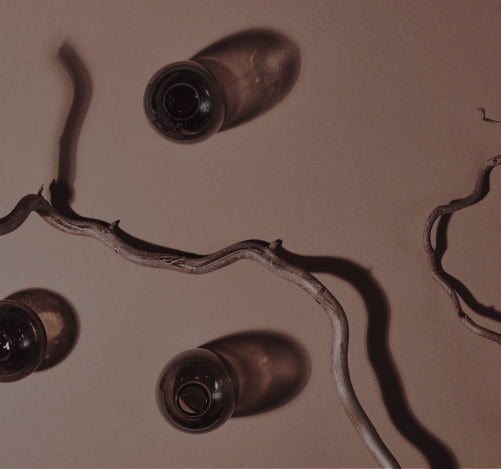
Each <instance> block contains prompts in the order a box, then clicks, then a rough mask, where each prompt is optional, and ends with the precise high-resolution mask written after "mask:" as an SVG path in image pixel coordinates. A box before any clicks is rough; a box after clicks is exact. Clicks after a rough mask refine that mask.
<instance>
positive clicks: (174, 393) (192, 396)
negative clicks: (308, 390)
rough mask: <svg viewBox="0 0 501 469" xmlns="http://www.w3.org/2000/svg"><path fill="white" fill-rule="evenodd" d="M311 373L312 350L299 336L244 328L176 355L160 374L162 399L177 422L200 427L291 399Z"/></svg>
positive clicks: (194, 429) (200, 429)
mask: <svg viewBox="0 0 501 469" xmlns="http://www.w3.org/2000/svg"><path fill="white" fill-rule="evenodd" d="M309 375H310V361H309V357H308V354H307V353H306V351H305V350H304V348H303V347H302V346H301V344H299V342H297V341H296V340H294V339H292V338H290V337H288V336H286V335H284V334H281V333H276V332H271V331H254V332H252V331H251V332H243V333H238V334H232V335H229V336H225V337H222V338H219V339H216V340H214V341H211V342H209V343H207V344H205V345H203V346H202V347H200V348H196V349H193V350H189V351H187V352H183V353H181V354H179V355H177V356H175V357H174V358H173V359H172V360H171V361H170V362H169V363H168V364H167V365H166V367H165V368H164V370H163V372H162V374H161V377H160V381H159V384H158V387H157V399H158V404H159V407H160V409H161V411H162V413H163V414H164V416H165V417H166V418H167V420H168V421H169V422H170V423H171V424H172V425H174V426H175V427H176V428H178V429H180V430H184V431H187V432H195V433H200V432H205V431H209V430H213V429H215V428H217V427H219V426H220V425H222V424H223V423H224V422H225V421H226V420H227V419H229V418H230V417H232V416H243V415H252V414H257V413H260V412H265V411H268V410H271V409H273V408H276V407H278V406H280V405H283V404H285V403H287V402H289V401H290V400H291V399H293V398H294V397H295V396H296V395H297V394H299V392H300V391H301V390H302V389H303V388H304V386H305V385H306V383H307V381H308V378H309Z"/></svg>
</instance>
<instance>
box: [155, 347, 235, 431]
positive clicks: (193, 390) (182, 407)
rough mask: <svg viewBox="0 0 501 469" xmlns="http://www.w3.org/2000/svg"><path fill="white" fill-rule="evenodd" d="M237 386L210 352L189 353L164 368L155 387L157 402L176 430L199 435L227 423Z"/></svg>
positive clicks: (229, 373) (227, 370)
mask: <svg viewBox="0 0 501 469" xmlns="http://www.w3.org/2000/svg"><path fill="white" fill-rule="evenodd" d="M236 399H237V383H236V381H235V379H234V377H233V376H232V372H231V370H229V369H228V367H227V366H226V365H225V363H224V362H223V360H221V358H220V357H219V356H218V355H216V354H215V353H214V352H211V351H210V350H204V349H200V348H197V349H193V350H188V351H186V352H182V353H180V354H178V355H176V356H175V357H174V358H172V360H170V361H169V363H168V364H167V365H166V367H165V369H164V370H163V372H162V375H161V377H160V381H159V384H158V386H157V402H158V405H159V407H160V410H161V411H162V413H163V415H164V416H165V417H166V419H167V420H168V421H169V422H170V423H171V424H172V425H173V426H175V427H176V428H178V429H180V430H183V431H186V432H191V433H202V432H207V431H209V430H213V429H215V428H217V427H219V426H220V425H222V424H223V423H224V422H226V420H228V419H229V418H230V417H231V416H232V414H233V411H234V410H235V404H236Z"/></svg>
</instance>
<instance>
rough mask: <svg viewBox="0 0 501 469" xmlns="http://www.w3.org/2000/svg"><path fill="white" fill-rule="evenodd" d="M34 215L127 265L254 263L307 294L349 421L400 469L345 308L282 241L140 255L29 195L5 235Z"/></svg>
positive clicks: (200, 267) (180, 268) (196, 268)
mask: <svg viewBox="0 0 501 469" xmlns="http://www.w3.org/2000/svg"><path fill="white" fill-rule="evenodd" d="M32 211H34V212H37V213H38V214H39V215H40V216H41V217H42V218H43V219H44V220H45V221H46V222H47V223H49V224H50V225H52V226H53V227H55V228H57V229H58V230H61V231H64V232H65V233H69V234H73V235H80V236H89V237H91V238H95V239H97V240H99V241H101V242H102V243H103V244H105V245H106V246H107V247H109V248H110V249H112V250H113V251H115V252H116V253H117V254H119V255H121V256H122V257H124V258H125V259H127V260H129V261H131V262H134V263H136V264H139V265H142V266H147V267H155V268H160V269H168V270H174V271H176V272H183V273H187V274H204V273H208V272H213V271H215V270H218V269H221V268H222V267H225V266H227V265H230V264H232V263H234V262H236V261H238V260H242V259H250V260H254V261H256V262H259V263H260V264H261V265H262V266H264V267H265V268H267V269H268V270H270V271H271V272H273V273H274V274H275V275H277V276H279V277H281V278H283V279H285V280H288V281H289V282H292V283H294V284H296V285H297V286H299V287H300V288H302V289H303V290H304V291H306V292H307V293H308V294H309V295H310V296H311V297H312V298H313V299H314V300H315V301H316V302H317V303H318V304H319V305H320V306H321V307H322V308H323V310H324V311H325V312H326V313H327V316H328V317H329V320H330V323H331V326H332V330H333V343H332V350H331V357H332V362H331V370H332V372H333V375H334V379H335V381H336V385H337V390H338V393H339V397H340V398H341V401H342V403H343V406H344V409H345V411H346V413H347V414H348V417H349V418H350V420H351V422H352V424H353V426H354V427H355V429H356V430H357V432H358V433H359V435H360V437H361V438H362V440H363V442H364V443H365V445H366V446H367V448H368V449H369V451H370V452H371V453H372V455H373V456H374V458H375V459H376V460H377V461H378V462H379V463H380V464H381V465H382V466H383V467H390V468H399V467H400V466H399V463H398V462H397V460H396V459H395V458H394V456H393V455H392V454H391V452H390V451H389V450H388V448H387V447H386V445H385V444H384V442H383V441H382V440H381V438H380V436H379V435H378V433H377V431H376V429H375V428H374V425H373V424H372V422H371V421H370V419H369V417H368V416H367V414H366V413H365V411H364V410H363V408H362V406H361V404H360V402H359V401H358V398H357V397H356V395H355V391H354V389H353V386H352V383H351V380H350V374H349V370H348V336H349V333H348V321H347V318H346V314H345V312H344V310H343V308H342V306H341V305H340V303H339V302H338V301H337V299H336V298H335V297H334V296H333V295H332V293H331V292H330V291H329V290H328V289H327V288H326V287H325V286H324V285H322V283H321V282H320V281H319V280H317V278H315V277H314V276H313V275H311V274H310V273H308V272H306V271H305V270H302V269H300V268H298V267H295V266H293V265H292V264H289V263H288V262H286V261H285V260H284V259H282V258H281V257H280V256H279V255H277V253H276V250H277V247H278V246H279V245H280V241H278V240H277V241H274V242H272V243H266V242H264V241H242V242H240V243H236V244H233V245H231V246H228V247H226V248H224V249H222V250H220V251H217V252H215V253H213V254H209V255H206V256H202V255H196V254H191V253H187V252H180V251H175V250H171V249H165V250H164V251H163V252H157V251H148V250H143V249H138V248H136V247H134V246H133V245H131V244H130V243H129V242H127V241H126V240H125V239H122V238H121V237H120V236H118V234H117V230H116V224H117V222H114V223H111V224H109V223H104V222H102V221H99V220H87V219H78V220H76V219H72V218H67V217H65V216H63V215H62V214H60V213H59V212H57V211H56V210H55V209H54V208H53V207H52V206H51V204H50V203H49V202H48V201H47V200H46V199H45V198H44V197H43V196H42V195H41V194H37V195H35V194H29V195H26V196H25V197H23V198H22V199H21V200H20V201H19V202H18V204H17V205H16V206H15V208H14V209H13V210H12V212H11V213H9V214H8V215H7V216H5V217H4V218H0V235H4V234H7V233H10V232H11V231H14V230H15V229H16V228H18V227H19V226H20V225H22V223H23V222H24V221H25V220H26V218H27V217H28V216H29V214H30V213H31V212H32Z"/></svg>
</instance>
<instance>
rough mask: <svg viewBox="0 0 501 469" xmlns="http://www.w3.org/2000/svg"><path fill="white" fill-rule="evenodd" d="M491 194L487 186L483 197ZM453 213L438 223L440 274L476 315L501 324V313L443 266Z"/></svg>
mask: <svg viewBox="0 0 501 469" xmlns="http://www.w3.org/2000/svg"><path fill="white" fill-rule="evenodd" d="M488 192H489V185H488V184H487V186H486V191H485V194H483V196H484V197H485V196H486V195H487V193H488ZM452 215H453V214H452V213H450V214H446V215H443V216H442V217H441V218H440V220H439V221H438V223H437V231H436V247H435V252H436V254H437V260H438V263H437V264H438V268H439V270H440V274H441V276H442V277H444V278H445V279H446V280H447V282H449V284H450V285H451V286H452V288H454V290H456V292H457V293H458V295H459V296H460V297H461V299H462V300H463V301H464V302H465V303H466V305H467V306H468V307H469V308H470V309H471V310H472V311H474V312H475V313H477V314H479V315H480V316H484V317H486V318H489V319H494V320H495V321H498V322H501V311H500V310H498V309H496V308H495V307H494V306H486V305H484V304H482V303H480V302H479V301H478V300H477V299H476V298H475V296H474V295H473V293H472V292H471V291H470V290H469V289H468V287H467V286H466V285H465V284H464V283H463V282H461V281H460V280H459V279H457V278H456V277H454V276H453V275H451V274H449V273H448V272H446V271H445V270H444V268H443V266H442V259H443V257H444V255H445V252H446V251H447V231H448V228H449V223H450V221H451V218H452Z"/></svg>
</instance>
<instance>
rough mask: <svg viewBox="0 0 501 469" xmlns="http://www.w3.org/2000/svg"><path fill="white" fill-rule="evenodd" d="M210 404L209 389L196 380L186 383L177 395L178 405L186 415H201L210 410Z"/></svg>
mask: <svg viewBox="0 0 501 469" xmlns="http://www.w3.org/2000/svg"><path fill="white" fill-rule="evenodd" d="M210 404H211V397H210V392H209V390H208V389H207V387H206V386H204V385H203V384H202V383H199V382H196V381H192V382H190V383H186V384H185V385H184V386H182V387H181V388H180V389H179V391H178V393H177V396H176V406H177V408H178V410H179V411H180V412H181V413H183V414H184V415H185V416H186V417H192V418H194V417H200V416H201V415H203V414H205V413H206V412H207V411H208V410H209V407H210Z"/></svg>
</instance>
